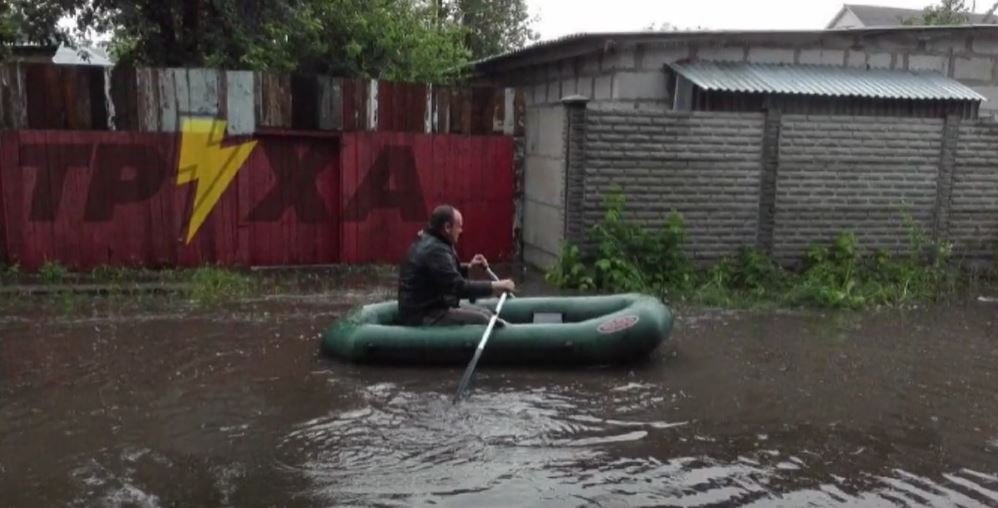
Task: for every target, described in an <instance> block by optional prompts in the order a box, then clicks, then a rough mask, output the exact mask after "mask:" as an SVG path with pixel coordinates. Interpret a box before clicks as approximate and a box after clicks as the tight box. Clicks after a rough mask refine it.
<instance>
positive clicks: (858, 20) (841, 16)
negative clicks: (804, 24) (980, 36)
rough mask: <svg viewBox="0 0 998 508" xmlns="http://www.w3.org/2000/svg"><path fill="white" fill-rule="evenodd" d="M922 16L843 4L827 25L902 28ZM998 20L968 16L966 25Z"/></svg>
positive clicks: (895, 9)
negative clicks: (908, 21)
mask: <svg viewBox="0 0 998 508" xmlns="http://www.w3.org/2000/svg"><path fill="white" fill-rule="evenodd" d="M921 15H922V10H921V9H902V8H899V7H882V6H879V5H855V4H845V5H843V6H842V10H840V11H839V13H838V14H836V15H835V17H834V18H832V21H831V22H830V23H828V27H827V28H829V29H833V28H871V27H890V26H902V25H904V24H905V23H904V21H905V20H908V19H912V18H917V17H919V16H921ZM996 22H998V20H995V19H994V18H991V19H989V20H985V19H984V14H976V13H975V14H970V15H969V16H968V19H967V23H966V24H968V25H980V24H986V23H987V24H995V23H996Z"/></svg>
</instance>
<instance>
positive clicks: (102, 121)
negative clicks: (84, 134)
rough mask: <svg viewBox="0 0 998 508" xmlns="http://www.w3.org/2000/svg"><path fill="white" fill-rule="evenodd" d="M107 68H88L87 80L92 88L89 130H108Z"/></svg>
mask: <svg viewBox="0 0 998 508" xmlns="http://www.w3.org/2000/svg"><path fill="white" fill-rule="evenodd" d="M105 77H106V74H105V68H103V67H87V69H86V80H87V86H88V87H89V88H90V111H89V113H90V121H89V122H87V127H86V128H87V129H90V130H99V131H106V130H107V128H108V115H107V104H108V103H107V81H106V79H105Z"/></svg>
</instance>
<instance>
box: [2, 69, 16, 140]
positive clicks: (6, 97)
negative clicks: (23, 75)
mask: <svg viewBox="0 0 998 508" xmlns="http://www.w3.org/2000/svg"><path fill="white" fill-rule="evenodd" d="M12 68H14V67H13V66H12V65H10V64H5V63H0V129H13V128H14V127H13V126H12V125H11V124H10V121H9V120H8V118H7V116H8V112H9V111H10V105H9V104H10V95H11V93H10V89H11V86H10V77H9V76H8V74H9V72H10V69H12Z"/></svg>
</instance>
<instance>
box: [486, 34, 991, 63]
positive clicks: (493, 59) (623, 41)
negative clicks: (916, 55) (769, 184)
mask: <svg viewBox="0 0 998 508" xmlns="http://www.w3.org/2000/svg"><path fill="white" fill-rule="evenodd" d="M902 33H903V34H909V35H912V36H915V37H923V36H924V37H935V36H942V37H945V36H948V35H952V34H955V33H968V34H974V35H978V34H981V35H986V36H989V37H998V25H993V24H985V25H950V26H894V27H862V28H837V29H830V30H697V31H668V32H652V31H640V32H585V33H577V34H571V35H567V36H564V37H560V38H557V39H551V40H547V41H541V42H538V43H535V44H532V45H530V46H527V47H524V48H521V49H517V50H513V51H509V52H506V53H502V54H498V55H494V56H490V57H486V58H483V59H480V60H477V61H475V62H472V63H471V65H472V66H473V67H475V68H476V69H477V70H478V71H480V72H489V71H491V70H498V69H500V68H510V67H512V68H515V67H519V66H521V65H529V64H536V63H542V62H546V61H555V60H562V59H567V58H572V57H576V56H580V55H584V54H588V53H592V52H595V51H606V50H609V49H611V48H614V47H620V46H627V45H635V44H655V43H668V44H671V43H691V42H708V43H711V44H716V43H718V42H719V41H729V42H731V43H736V44H739V43H754V42H757V41H761V42H767V41H768V42H772V41H773V40H774V39H777V40H783V41H785V42H788V43H793V42H817V41H820V40H821V39H823V38H826V37H866V36H872V37H876V36H881V35H891V34H902Z"/></svg>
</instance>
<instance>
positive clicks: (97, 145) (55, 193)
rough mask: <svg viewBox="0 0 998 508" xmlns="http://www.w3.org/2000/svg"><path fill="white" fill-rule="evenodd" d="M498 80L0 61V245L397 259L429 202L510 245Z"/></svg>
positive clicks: (239, 261) (94, 260) (23, 254)
mask: <svg viewBox="0 0 998 508" xmlns="http://www.w3.org/2000/svg"><path fill="white" fill-rule="evenodd" d="M520 104H521V101H519V100H518V98H517V97H516V96H515V95H514V94H512V93H511V92H510V91H508V90H505V89H484V88H483V89H461V88H434V87H431V86H427V85H418V84H401V83H387V82H377V81H370V80H342V79H336V78H329V77H323V76H274V75H266V74H260V73H251V72H222V71H213V70H206V69H107V70H104V69H96V68H89V67H67V66H54V65H38V64H31V65H13V64H12V65H7V66H4V67H0V259H2V260H4V261H6V262H9V263H10V262H17V263H20V264H21V265H22V266H24V267H25V268H27V269H32V268H36V267H38V266H40V265H42V264H43V263H45V262H46V261H58V262H60V263H63V264H65V265H68V266H70V267H73V268H76V269H87V268H92V267H95V266H101V265H118V266H121V265H127V266H150V267H169V266H191V265H197V264H202V263H221V264H226V265H292V264H325V263H338V262H344V263H367V262H387V263H396V262H398V261H399V260H400V259H401V257H402V256H403V255H404V252H405V249H406V248H407V246H408V245H409V243H410V242H411V240H412V238H413V237H414V235H415V234H416V232H417V231H418V229H419V228H420V227H421V226H422V225H423V224H424V223H425V221H426V218H427V215H428V213H429V210H430V209H432V207H433V206H434V205H435V204H437V203H441V202H448V203H452V204H454V205H456V206H458V207H459V208H461V209H462V211H463V212H464V216H465V223H466V227H467V229H466V233H465V235H464V236H463V237H462V242H461V246H460V247H459V250H461V251H462V254H463V255H466V256H470V255H471V254H473V253H477V252H481V253H483V254H485V255H486V256H488V257H489V258H490V259H494V260H507V259H509V258H510V256H511V255H512V253H513V226H514V225H513V208H514V203H513V200H514V177H513V141H512V137H511V136H510V135H511V134H513V133H515V132H516V131H517V130H518V129H522V122H521V121H520V118H522V116H521V115H516V114H515V111H516V110H517V108H518V107H522V106H520Z"/></svg>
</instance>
